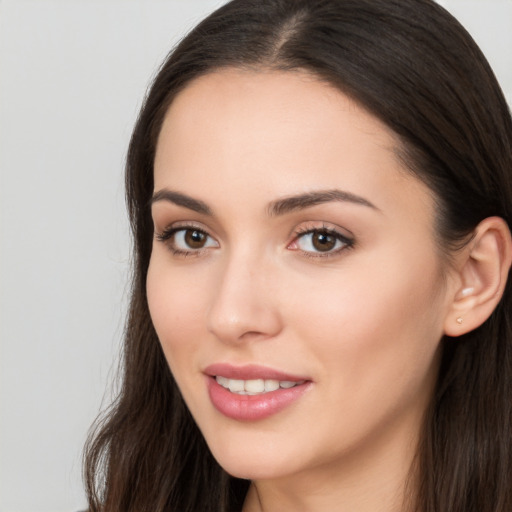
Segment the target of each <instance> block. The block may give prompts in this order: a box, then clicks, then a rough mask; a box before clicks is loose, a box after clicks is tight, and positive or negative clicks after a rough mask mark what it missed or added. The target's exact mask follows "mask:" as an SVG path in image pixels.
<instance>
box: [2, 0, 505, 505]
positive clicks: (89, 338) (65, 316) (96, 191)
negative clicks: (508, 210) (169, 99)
mask: <svg viewBox="0 0 512 512" xmlns="http://www.w3.org/2000/svg"><path fill="white" fill-rule="evenodd" d="M221 3H223V2H222V0H217V1H216V0H167V1H154V0H150V1H148V0H103V1H91V0H60V1H57V0H3V1H1V0H0V342H1V344H0V511H1V512H35V511H37V512H59V511H69V512H71V511H73V510H78V509H80V508H84V507H85V499H84V495H83V491H82V485H81V481H80V470H81V461H80V454H81V449H82V445H83V442H84V440H85V436H86V432H87V429H88V427H89V425H90V424H91V422H92V420H93V419H94V417H95V416H96V414H97V412H98V411H99V408H100V406H101V402H102V399H103V396H104V393H105V390H106V388H107V382H109V381H110V379H111V377H112V376H113V374H114V371H115V363H114V361H115V359H116V355H117V353H118V350H119V344H120V340H121V338H122V331H123V323H124V311H125V306H126V299H127V297H126V290H127V286H126V283H127V279H128V275H129V247H130V243H129V233H128V225H127V220H126V215H125V209H124V196H123V162H124V155H125V151H126V147H127V144H128V139H129V135H130V131H131V128H132V126H133V123H134V120H135V116H136V113H137V110H138V108H139V106H140V104H141V101H142V98H143V95H144V92H145V89H146V86H147V84H148V82H149V79H150V77H151V76H152V75H153V74H154V72H155V69H156V67H157V66H158V64H159V62H160V61H161V60H162V58H163V57H164V56H165V55H166V53H167V52H168V50H169V49H170V48H171V47H172V46H173V44H174V43H175V42H176V41H177V39H178V38H179V37H180V36H181V35H182V34H183V33H184V32H185V31H186V30H188V29H189V28H191V27H192V26H193V25H194V24H195V23H196V22H197V21H198V20H199V19H200V18H201V17H203V15H204V14H205V13H207V12H209V11H210V10H212V9H213V8H214V7H215V6H217V5H220V4H221ZM441 3H442V4H443V5H444V6H446V7H447V8H448V9H450V10H451V11H452V12H453V13H454V14H455V15H456V16H457V17H459V19H460V20H461V21H462V22H463V23H464V24H465V25H466V27H467V28H468V29H469V31H470V32H471V33H472V34H473V35H474V37H475V39H476V40H477V42H479V44H480V45H481V47H482V49H483V50H484V52H485V53H486V54H487V56H488V58H489V60H490V62H491V64H492V65H493V67H494V68H495V71H496V73H497V75H498V78H499V80H500V81H501V83H502V86H503V88H504V89H505V90H506V92H507V96H508V98H509V102H510V103H512V1H511V0H494V1H493V0H485V1H484V0H474V1H471V0H446V1H444V2H441ZM106 399H107V401H108V394H107V395H106Z"/></svg>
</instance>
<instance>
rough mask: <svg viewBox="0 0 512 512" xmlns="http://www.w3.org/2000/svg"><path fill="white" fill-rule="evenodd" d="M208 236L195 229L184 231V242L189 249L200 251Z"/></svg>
mask: <svg viewBox="0 0 512 512" xmlns="http://www.w3.org/2000/svg"><path fill="white" fill-rule="evenodd" d="M207 239H208V236H207V235H206V233H203V232H202V231H199V230H197V229H187V230H185V236H184V241H185V243H186V244H187V246H188V247H190V249H202V248H203V247H204V246H205V244H206V241H207Z"/></svg>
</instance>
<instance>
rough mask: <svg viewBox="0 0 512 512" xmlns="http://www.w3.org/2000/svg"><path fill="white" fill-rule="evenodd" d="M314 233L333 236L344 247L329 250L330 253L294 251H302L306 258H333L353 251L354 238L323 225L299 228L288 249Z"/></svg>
mask: <svg viewBox="0 0 512 512" xmlns="http://www.w3.org/2000/svg"><path fill="white" fill-rule="evenodd" d="M314 233H322V234H326V235H329V236H332V237H334V238H335V239H336V242H341V243H342V244H343V246H342V247H339V248H337V249H335V250H329V251H325V252H322V251H318V252H313V251H305V250H303V249H292V250H297V251H300V252H301V253H302V254H303V255H304V256H305V257H307V258H332V257H336V256H339V255H340V253H341V252H344V251H346V250H348V249H352V248H353V247H354V244H355V242H354V240H353V239H352V238H349V237H347V236H345V235H342V234H341V233H340V232H339V231H337V230H336V229H334V228H332V227H329V226H326V225H323V226H322V227H316V226H315V227H306V228H298V229H297V230H296V231H295V233H294V239H293V241H292V243H291V244H289V245H288V247H289V246H290V245H292V244H295V243H296V242H297V240H299V239H301V238H305V237H306V235H312V234H314Z"/></svg>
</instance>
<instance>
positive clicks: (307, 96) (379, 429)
mask: <svg viewBox="0 0 512 512" xmlns="http://www.w3.org/2000/svg"><path fill="white" fill-rule="evenodd" d="M398 145H399V142H398V141H397V139H396V137H395V136H394V135H393V133H392V132H391V131H390V130H389V129H388V128H387V127H386V126H385V125H384V124H383V123H381V122H380V121H379V120H377V119H376V118H375V117H373V116H372V115H370V114H369V113H367V112H366V111H365V110H364V109H362V108H361V107H359V106H358V105H357V104H355V103H354V102H353V101H352V100H351V99H350V98H348V97H346V96H344V95H343V94H342V93H341V92H339V91H338V90H336V89H334V88H332V87H330V86H329V85H327V84H325V83H322V82H320V81H318V80H316V79H315V78H314V77H312V76H310V75H308V74H306V73H302V72H270V71H268V72H267V71H259V72H257V71H240V70H222V71H219V72H215V73H212V74H209V75H206V76H204V77H201V78H199V79H197V80H195V81H194V82H192V83H191V84H190V85H189V86H187V87H186V88H185V89H184V90H183V91H182V92H181V93H180V94H179V95H178V96H177V98H176V99H175V100H174V101H173V103H172V104H171V106H170V108H169V111H168V113H167V115H166V118H165V120H164V123H163V127H162V130H161V133H160V136H159V140H158V145H157V152H156V158H155V166H154V177H155V193H159V192H161V191H163V190H170V191H177V192H179V193H181V194H186V195H187V196H190V197H191V198H193V199H195V200H199V201H202V202H203V203H205V204H206V205H207V206H208V208H209V209H210V210H211V212H210V213H211V214H205V213H200V212H197V211H194V210H193V209H191V208H189V207H187V206H183V205H177V204H174V203H173V201H169V200H165V199H160V200H155V201H154V202H153V205H152V214H153V220H154V225H155V233H156V237H155V241H154V245H153V252H152V256H151V262H150V266H149V272H148V278H147V293H148V301H149V307H150V312H151V317H152V320H153V323H154V325H155V328H156V331H157V334H158V336H159V339H160V341H161V344H162V347H163V350H164V353H165V356H166V359H167V361H168V363H169V366H170V368H171V371H172V373H173V375H174V377H175V379H176V381H177V383H178V386H179V387H180V390H181V392H182V394H183V397H184V399H185V401H186V403H187V405H188V407H189V408H190V411H191V413H192V415H193V416H194V418H195V420H196V422H197V424H198V426H199V428H200V429H201V431H202V432H203V434H204V436H205V439H206V441H207V443H208V445H209V447H210V449H211V451H212V453H213V455H214V456H215V457H216V459H217V460H218V462H219V463H220V464H221V465H222V466H223V467H224V468H225V469H226V470H227V471H228V472H229V473H230V474H232V475H235V476H238V477H243V478H247V479H251V480H252V486H251V489H250V491H249V494H248V497H247V499H246V503H245V505H244V511H246V512H247V511H259V510H265V511H267V512H268V511H281V512H283V511H288V510H290V511H292V510H293V511H298V510H299V511H319V510H343V511H353V510H357V511H358V512H365V511H372V512H374V511H375V510H379V511H381V512H386V511H397V510H401V503H402V498H403V493H404V485H405V481H406V479H407V475H408V474H409V470H410V467H411V463H412V458H413V455H414V450H415V447H416V443H417V440H418V435H419V429H420V425H421V423H422V416H423V414H424V412H425V409H426V407H427V404H428V402H429V400H430V397H431V393H432V388H433V385H434V382H435V379H436V375H437V370H438V360H439V357H438V356H439V341H440V339H441V337H442V335H443V330H444V324H445V323H446V321H447V320H446V319H447V317H448V316H449V315H451V314H452V310H451V304H452V302H453V297H454V295H455V294H456V290H457V288H459V287H460V281H458V280H457V279H456V278H455V277H454V276H452V273H451V272H450V269H449V268H447V266H446V264H445V260H444V259H443V257H442V255H441V252H440V250H439V248H438V246H437V245H436V242H435V235H434V202H433V198H432V196H431V193H430V191H429V189H428V188H427V187H426V186H425V185H424V184H423V183H421V182H420V181H419V180H418V179H416V178H414V177H413V176H412V175H411V174H409V173H408V172H407V171H406V170H405V169H404V168H403V167H402V165H401V164H400V162H399V159H398V158H397V157H396V153H395V150H396V148H397V147H398ZM333 189H336V190H342V191H345V192H349V193H351V194H356V195H357V196H358V197H361V198H364V200H365V201H367V202H369V203H371V204H372V205H373V206H368V205H365V204H358V203H355V202H352V201H339V200H333V201H328V202H324V203H322V204H317V205H314V206H309V207H305V208H299V209H296V210H293V211H289V212H286V213H282V214H280V215H277V214H274V215H270V214H269V205H270V204H272V202H275V201H276V200H280V199H282V198H286V197H289V196H294V195H297V194H303V193H305V192H312V191H325V190H333ZM187 227H188V228H189V229H192V230H193V229H199V230H201V231H202V232H204V233H205V234H207V238H205V239H204V240H205V243H204V246H203V247H202V248H192V247H190V246H187V245H186V242H185V240H184V237H183V236H182V235H184V234H185V231H181V232H178V233H177V234H175V235H174V237H170V238H168V239H167V240H165V241H162V240H160V239H159V238H158V235H162V233H163V232H165V230H166V229H169V228H183V229H186V228H187ZM325 228H328V229H330V230H336V231H337V232H339V233H340V234H341V235H342V236H344V237H346V238H349V239H350V240H351V241H352V245H350V244H349V245H344V244H343V243H342V242H341V241H340V242H339V243H337V244H336V246H335V247H334V249H333V250H332V251H327V252H319V251H317V250H316V249H315V248H314V246H312V245H311V240H312V238H311V236H312V235H311V234H309V235H303V234H301V233H302V232H304V231H308V230H317V233H318V230H320V231H321V230H323V229H325ZM188 233H189V234H190V233H191V232H190V231H189V232H188ZM176 250H178V251H181V252H178V253H176V252H175V251H176ZM183 251H185V253H183ZM451 322H452V324H453V323H454V319H453V320H451ZM456 328H457V327H454V329H456ZM213 363H230V364H233V365H243V364H260V365H264V366H267V367H271V368H274V369H277V370H281V371H284V372H287V373H291V374H294V375H304V376H307V377H308V379H309V380H311V382H312V384H311V385H310V387H309V388H308V390H307V392H306V393H304V395H303V396H302V397H301V398H300V399H299V400H298V401H296V402H295V403H293V404H292V405H290V406H288V407H287V408H285V409H284V410H282V411H281V412H279V413H277V414H274V415H272V416H270V417H268V418H266V419H263V420H258V421H236V420H233V419H230V418H227V417H225V416H223V415H222V414H221V413H220V412H218V411H217V410H216V409H215V408H214V406H213V405H212V403H211V401H210V399H209V396H208V392H207V387H206V384H205V376H204V373H203V372H204V369H205V368H206V367H207V366H208V365H211V364H213Z"/></svg>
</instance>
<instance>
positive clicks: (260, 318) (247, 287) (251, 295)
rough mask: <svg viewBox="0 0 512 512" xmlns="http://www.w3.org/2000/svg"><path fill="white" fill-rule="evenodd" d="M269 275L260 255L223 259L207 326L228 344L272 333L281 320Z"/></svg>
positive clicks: (260, 337) (272, 282) (269, 336)
mask: <svg viewBox="0 0 512 512" xmlns="http://www.w3.org/2000/svg"><path fill="white" fill-rule="evenodd" d="M272 275H273V272H272V271H271V269H270V268H269V265H268V264H265V262H264V261H263V259H262V258H260V259H256V258H251V259H250V260H249V259H247V258H243V257H239V258H236V257H233V258H231V259H230V260H229V261H227V262H225V266H224V268H223V271H222V272H221V273H220V274H219V277H218V281H217V283H218V286H217V289H216V290H215V291H214V292H213V296H212V301H211V305H210V309H209V311H208V316H207V327H208V330H209V331H210V332H211V333H213V334H214V335H215V336H216V337H217V338H218V339H219V340H221V341H223V342H224V343H231V344H232V343H235V344H236V343H241V342H247V341H249V340H258V339H259V340H263V339H268V338H272V337H274V336H276V335H277V334H278V333H279V332H280V331H281V329H282V322H281V317H280V312H279V307H278V305H277V300H276V293H275V284H276V283H275V281H274V279H273V276H272Z"/></svg>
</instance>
